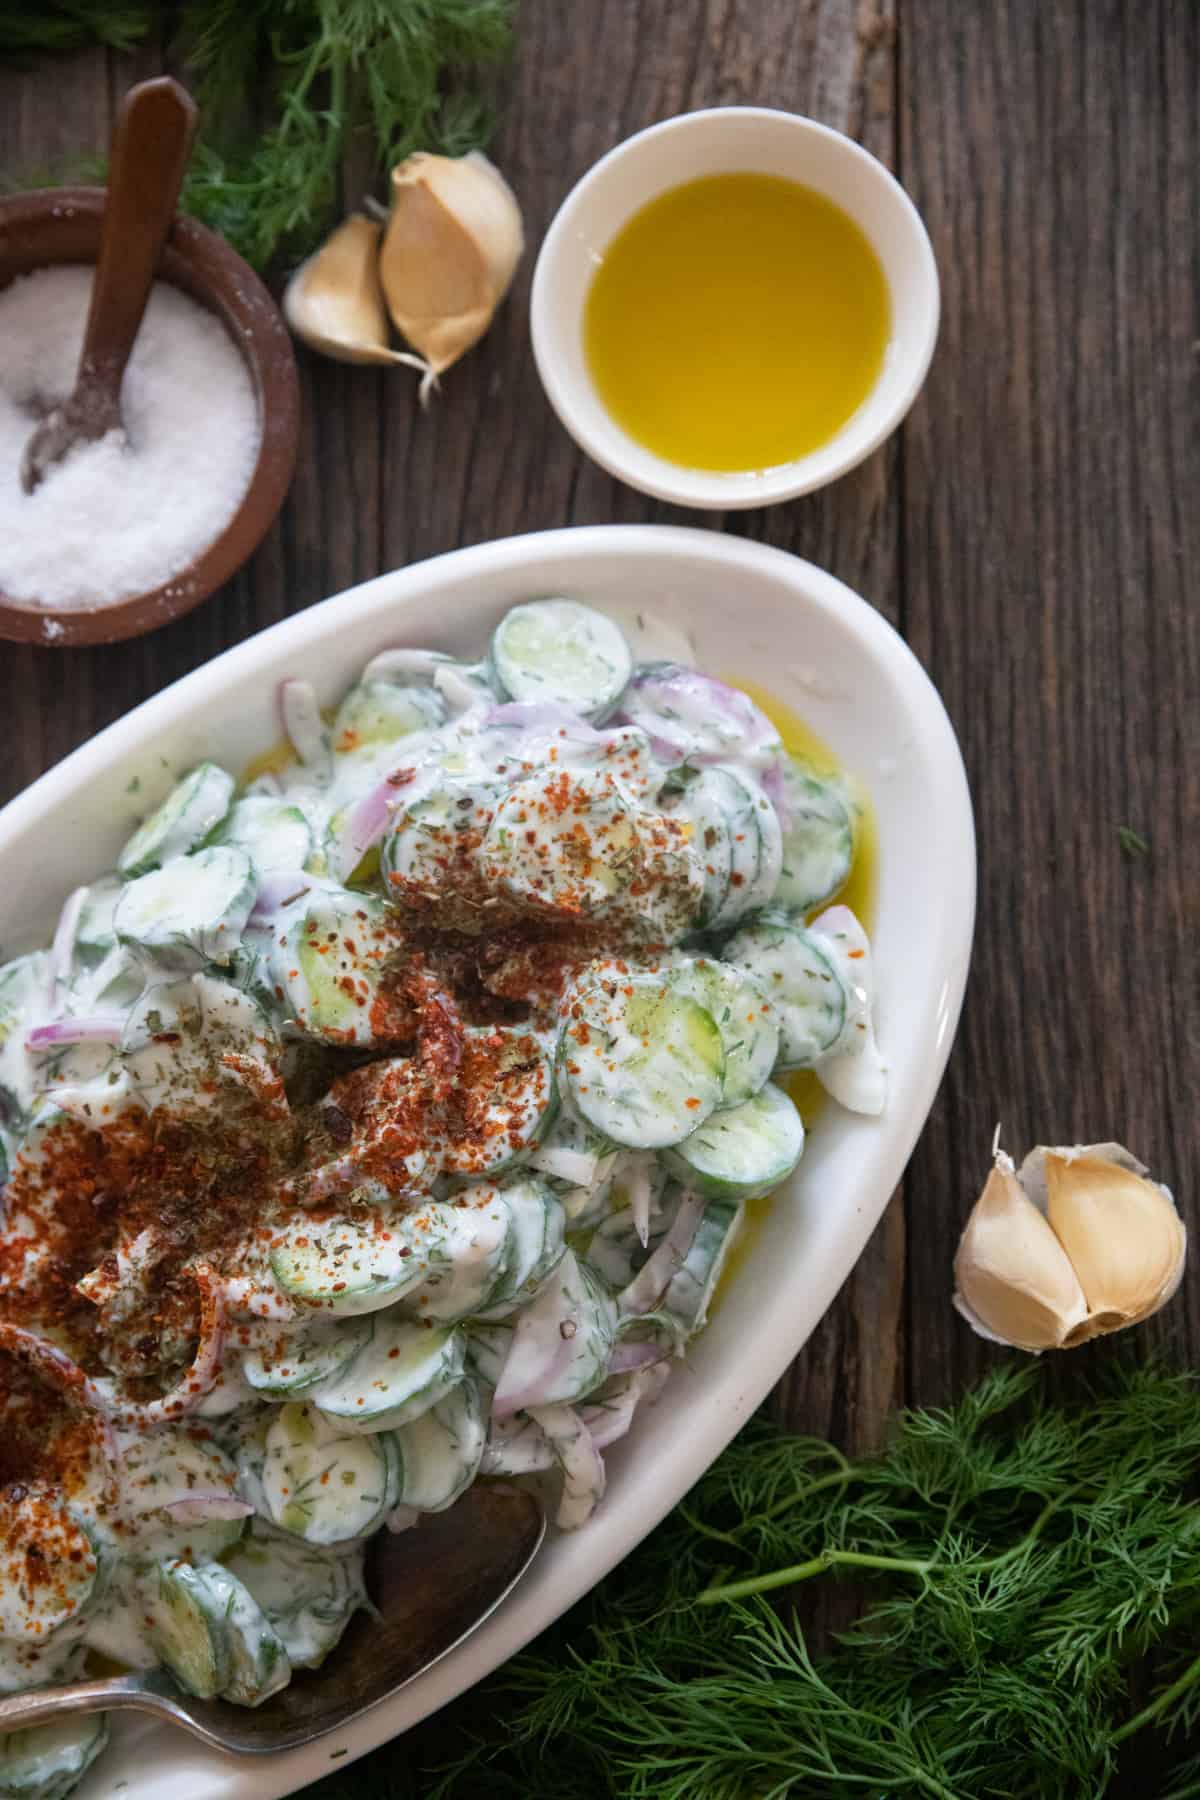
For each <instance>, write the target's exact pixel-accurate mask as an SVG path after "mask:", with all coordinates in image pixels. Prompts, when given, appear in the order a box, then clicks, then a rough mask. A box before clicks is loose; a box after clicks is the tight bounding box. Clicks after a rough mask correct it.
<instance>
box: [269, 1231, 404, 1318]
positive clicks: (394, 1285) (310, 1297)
mask: <svg viewBox="0 0 1200 1800" xmlns="http://www.w3.org/2000/svg"><path fill="white" fill-rule="evenodd" d="M410 1228H411V1215H410V1214H409V1213H407V1212H395V1213H392V1212H388V1211H386V1210H384V1209H382V1208H381V1209H380V1210H379V1211H378V1213H376V1214H373V1215H372V1217H371V1218H370V1219H368V1220H364V1221H363V1222H362V1223H359V1222H358V1221H356V1220H351V1219H329V1220H313V1219H309V1218H307V1217H303V1216H302V1217H299V1218H293V1219H291V1220H289V1222H288V1224H287V1225H286V1226H285V1228H284V1230H283V1231H282V1232H280V1233H279V1234H278V1235H277V1236H276V1238H274V1239H273V1240H272V1248H271V1270H272V1273H273V1274H274V1276H275V1279H276V1281H277V1282H278V1283H279V1285H280V1287H281V1288H282V1289H283V1290H284V1292H285V1293H287V1294H293V1295H295V1297H296V1298H297V1299H298V1300H304V1301H307V1302H308V1304H309V1305H311V1306H320V1307H325V1308H327V1309H328V1310H329V1311H330V1312H336V1313H368V1312H377V1311H378V1310H379V1308H380V1307H383V1306H390V1305H391V1303H392V1302H393V1301H394V1300H398V1299H400V1297H401V1296H402V1295H403V1294H406V1293H408V1292H410V1290H411V1289H413V1288H415V1287H419V1286H420V1284H421V1282H422V1281H423V1280H424V1279H425V1276H426V1273H427V1272H428V1267H429V1264H428V1260H427V1258H426V1257H423V1256H422V1255H420V1254H419V1253H416V1252H415V1251H414V1248H413V1243H412V1237H411V1229H410Z"/></svg>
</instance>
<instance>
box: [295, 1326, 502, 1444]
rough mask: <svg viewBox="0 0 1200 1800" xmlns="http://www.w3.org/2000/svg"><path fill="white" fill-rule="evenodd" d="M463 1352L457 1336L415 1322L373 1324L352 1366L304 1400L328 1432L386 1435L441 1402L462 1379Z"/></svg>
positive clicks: (448, 1331)
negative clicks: (310, 1404) (317, 1411)
mask: <svg viewBox="0 0 1200 1800" xmlns="http://www.w3.org/2000/svg"><path fill="white" fill-rule="evenodd" d="M465 1351H466V1341H465V1339H464V1338H463V1335H462V1333H461V1332H459V1331H453V1330H450V1329H449V1328H445V1327H443V1328H442V1329H440V1330H439V1329H437V1328H434V1329H432V1330H431V1329H430V1328H428V1327H427V1326H425V1325H423V1324H421V1323H420V1322H419V1321H417V1320H415V1319H397V1318H390V1317H389V1318H386V1319H376V1321H375V1330H374V1332H373V1333H372V1335H371V1339H370V1341H369V1342H368V1343H367V1344H364V1346H363V1348H362V1349H361V1350H360V1351H359V1353H358V1355H357V1356H356V1357H355V1359H354V1361H353V1362H352V1363H351V1364H350V1366H349V1367H348V1368H347V1369H344V1370H342V1372H341V1373H340V1374H338V1375H334V1376H331V1377H330V1379H329V1380H328V1381H323V1382H321V1384H320V1385H319V1386H318V1387H315V1388H313V1389H312V1390H311V1391H310V1393H309V1395H308V1398H309V1400H310V1401H311V1403H312V1405H313V1406H314V1407H319V1408H320V1412H321V1417H322V1418H323V1419H324V1420H325V1421H326V1423H327V1424H328V1426H329V1428H330V1429H331V1430H335V1429H336V1430H338V1431H352V1432H355V1433H358V1432H362V1433H375V1432H384V1431H389V1430H390V1429H391V1428H392V1427H393V1426H395V1425H408V1424H411V1422H412V1420H413V1419H419V1418H420V1416H421V1414H422V1413H423V1412H428V1410H429V1408H430V1407H431V1406H436V1405H437V1403H438V1401H439V1400H442V1399H444V1398H445V1396H446V1395H447V1394H448V1393H449V1392H450V1389H451V1388H453V1387H455V1386H456V1385H457V1384H458V1383H459V1382H460V1381H461V1380H462V1374H463V1359H464V1355H465Z"/></svg>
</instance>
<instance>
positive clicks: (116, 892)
mask: <svg viewBox="0 0 1200 1800" xmlns="http://www.w3.org/2000/svg"><path fill="white" fill-rule="evenodd" d="M122 885H123V884H122V883H121V882H120V881H118V880H117V878H116V876H115V875H105V876H104V877H103V878H102V879H101V880H100V881H94V882H93V883H92V884H91V886H90V887H89V888H87V889H86V890H85V892H84V899H83V905H82V906H81V907H80V909H79V923H78V924H77V926H76V928H75V950H76V954H77V956H78V957H79V958H80V959H81V960H82V961H85V962H96V961H99V960H100V958H102V957H104V956H107V954H108V952H109V951H110V950H111V949H112V947H113V945H114V944H115V943H116V941H117V940H116V934H115V932H114V931H113V912H114V910H115V908H116V904H117V901H118V900H119V899H120V897H121V889H122Z"/></svg>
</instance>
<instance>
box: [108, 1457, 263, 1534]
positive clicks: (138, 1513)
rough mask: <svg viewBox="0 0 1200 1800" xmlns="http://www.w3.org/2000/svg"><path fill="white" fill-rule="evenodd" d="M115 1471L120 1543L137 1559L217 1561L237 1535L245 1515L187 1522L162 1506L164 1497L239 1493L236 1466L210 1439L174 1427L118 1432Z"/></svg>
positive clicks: (232, 1496) (176, 1497)
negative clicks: (190, 1494) (203, 1438)
mask: <svg viewBox="0 0 1200 1800" xmlns="http://www.w3.org/2000/svg"><path fill="white" fill-rule="evenodd" d="M117 1471H118V1474H117V1479H118V1500H117V1517H118V1518H119V1520H120V1538H119V1542H120V1545H121V1548H122V1550H123V1551H124V1552H125V1554H127V1555H130V1556H132V1557H134V1558H135V1559H136V1560H137V1561H139V1562H158V1561H165V1560H170V1559H173V1558H176V1557H181V1558H183V1559H185V1560H186V1561H188V1562H193V1561H195V1562H215V1561H216V1560H217V1558H218V1557H220V1556H223V1555H224V1554H225V1552H226V1551H227V1550H229V1549H231V1548H232V1546H233V1545H234V1544H236V1543H237V1541H238V1539H239V1538H240V1537H241V1535H242V1532H243V1530H244V1528H245V1521H244V1519H217V1518H213V1519H203V1520H200V1519H195V1520H189V1521H186V1522H185V1521H183V1520H177V1519H175V1518H174V1517H173V1516H172V1515H171V1514H170V1513H168V1512H165V1511H164V1510H163V1503H164V1501H166V1500H168V1499H179V1498H182V1497H184V1496H185V1495H186V1494H188V1493H196V1494H220V1495H225V1496H228V1497H229V1498H230V1499H237V1498H238V1497H239V1495H238V1470H237V1467H236V1465H235V1464H234V1462H233V1461H232V1459H231V1458H230V1457H228V1456H226V1455H225V1453H224V1452H223V1451H222V1450H220V1449H218V1447H217V1445H216V1444H215V1443H213V1442H212V1440H211V1439H206V1440H203V1441H202V1440H201V1439H199V1438H198V1437H192V1436H190V1435H189V1433H188V1430H187V1428H186V1427H184V1426H178V1425H176V1426H164V1427H160V1428H159V1429H158V1430H156V1431H136V1430H118V1432H117Z"/></svg>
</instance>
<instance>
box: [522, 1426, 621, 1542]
mask: <svg viewBox="0 0 1200 1800" xmlns="http://www.w3.org/2000/svg"><path fill="white" fill-rule="evenodd" d="M529 1416H530V1418H531V1419H534V1420H536V1422H537V1423H538V1424H539V1425H540V1426H541V1428H542V1430H543V1431H544V1432H545V1434H546V1436H547V1438H548V1439H549V1441H550V1448H551V1449H552V1450H553V1452H554V1460H555V1461H556V1462H557V1464H558V1466H559V1468H560V1469H561V1470H562V1478H563V1484H562V1493H561V1495H560V1496H559V1501H558V1511H557V1512H556V1513H555V1515H554V1523H555V1524H556V1525H557V1526H558V1528H559V1530H560V1531H575V1530H577V1529H578V1528H579V1526H580V1525H583V1524H586V1522H587V1520H588V1519H589V1518H590V1517H591V1515H592V1513H593V1512H594V1511H595V1509H596V1507H597V1506H598V1505H599V1504H600V1502H601V1500H603V1498H604V1489H605V1485H606V1481H607V1477H606V1475H605V1472H604V1458H603V1457H602V1456H601V1454H600V1452H599V1450H598V1449H597V1448H596V1444H595V1441H594V1439H593V1437H592V1434H591V1432H590V1431H589V1430H588V1428H587V1426H586V1425H585V1424H584V1422H583V1420H582V1419H581V1418H580V1416H579V1414H578V1413H577V1412H576V1411H575V1408H574V1407H573V1406H536V1407H530V1409H529Z"/></svg>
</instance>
